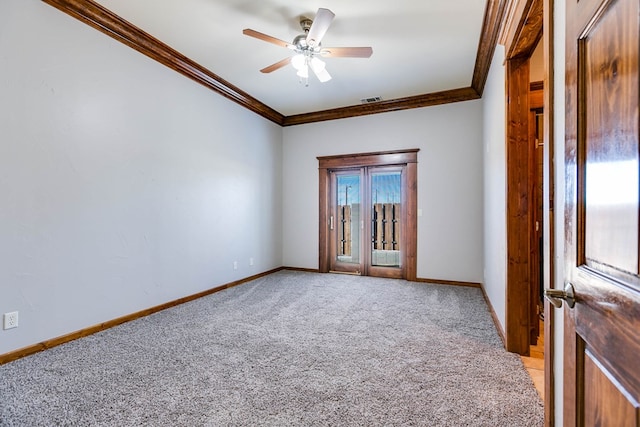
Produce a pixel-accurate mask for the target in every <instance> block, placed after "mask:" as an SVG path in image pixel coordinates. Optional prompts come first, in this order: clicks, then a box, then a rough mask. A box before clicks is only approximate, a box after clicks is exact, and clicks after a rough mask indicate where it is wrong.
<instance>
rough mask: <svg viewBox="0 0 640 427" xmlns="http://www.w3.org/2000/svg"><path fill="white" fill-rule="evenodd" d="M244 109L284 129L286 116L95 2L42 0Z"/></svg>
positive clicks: (84, 0)
mask: <svg viewBox="0 0 640 427" xmlns="http://www.w3.org/2000/svg"><path fill="white" fill-rule="evenodd" d="M42 1H44V2H45V3H47V4H49V5H51V6H53V7H55V8H56V9H59V10H61V11H62V12H64V13H66V14H68V15H70V16H72V17H74V18H76V19H78V20H80V21H82V22H84V23H85V24H87V25H90V26H92V27H93V28H95V29H97V30H98V31H100V32H102V33H104V34H106V35H108V36H109V37H112V38H114V39H116V40H118V41H119V42H121V43H124V44H125V45H127V46H129V47H131V48H133V49H135V50H137V51H138V52H140V53H142V54H144V55H146V56H148V57H149V58H151V59H153V60H155V61H158V62H159V63H161V64H163V65H166V66H167V67H169V68H171V69H172V70H174V71H177V72H178V73H180V74H182V75H184V76H186V77H189V78H190V79H192V80H195V81H196V82H198V83H200V84H202V85H203V86H205V87H207V88H209V89H211V90H213V91H215V92H217V93H219V94H221V95H222V96H224V97H225V98H228V99H230V100H232V101H234V102H236V103H238V104H240V105H242V106H243V107H245V108H247V109H249V110H251V111H253V112H255V113H258V114H260V115H261V116H263V117H264V118H266V119H268V120H271V121H272V122H274V123H277V124H279V125H282V121H283V119H284V116H283V115H282V114H280V113H278V112H277V111H276V110H274V109H273V108H271V107H269V106H267V105H265V104H263V103H262V102H260V101H258V100H257V99H255V98H253V97H252V96H251V95H249V94H248V93H246V92H244V91H242V90H241V89H239V88H237V87H235V86H234V85H232V84H231V83H229V82H227V81H226V80H224V79H223V78H221V77H220V76H218V75H216V74H214V73H212V72H211V71H209V70H208V69H206V68H204V67H203V66H202V65H200V64H198V63H196V62H195V61H192V60H191V59H189V58H187V57H186V56H184V55H182V54H181V53H180V52H178V51H177V50H175V49H173V48H171V47H170V46H168V45H166V44H164V43H163V42H161V41H160V40H158V39H156V38H155V37H153V36H151V35H150V34H148V33H146V32H144V31H142V30H141V29H140V28H138V27H136V26H134V25H132V24H131V23H129V22H128V21H125V20H124V19H122V18H121V17H119V16H118V15H116V14H115V13H113V12H111V11H110V10H108V9H106V8H104V7H102V6H101V5H99V4H98V3H96V2H94V1H92V0H42Z"/></svg>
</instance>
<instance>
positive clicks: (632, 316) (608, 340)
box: [573, 269, 640, 400]
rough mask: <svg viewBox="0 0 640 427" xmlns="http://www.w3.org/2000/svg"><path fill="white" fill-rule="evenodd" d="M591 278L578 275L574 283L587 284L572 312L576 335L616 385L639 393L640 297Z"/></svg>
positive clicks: (589, 274)
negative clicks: (619, 384) (585, 291)
mask: <svg viewBox="0 0 640 427" xmlns="http://www.w3.org/2000/svg"><path fill="white" fill-rule="evenodd" d="M581 270H582V269H581ZM595 274H596V273H595V272H589V271H587V270H586V269H585V270H582V271H580V272H579V273H578V278H577V279H578V280H576V282H577V283H589V292H587V293H581V294H580V300H579V304H576V307H575V309H574V313H573V314H575V322H576V325H575V328H576V333H577V334H578V335H579V336H580V339H582V340H584V342H585V346H586V348H587V349H589V352H591V354H592V355H593V356H597V358H598V360H599V361H600V362H599V363H601V364H602V365H604V366H606V367H607V369H608V371H609V372H610V374H611V375H612V376H614V377H615V378H616V379H617V381H619V382H620V383H621V384H623V385H624V386H625V388H626V389H628V390H637V392H636V393H640V370H639V369H638V365H637V364H638V362H640V356H639V355H640V297H639V296H638V294H637V292H635V291H633V290H626V289H624V288H623V287H621V286H619V285H617V284H613V283H610V282H607V281H597V280H595V281H594V280H593V277H594V276H595ZM587 385H588V386H590V385H589V383H588V382H587ZM636 398H637V399H639V400H640V395H639V394H636Z"/></svg>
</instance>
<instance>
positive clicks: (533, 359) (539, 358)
mask: <svg viewBox="0 0 640 427" xmlns="http://www.w3.org/2000/svg"><path fill="white" fill-rule="evenodd" d="M529 354H530V356H528V357H527V356H520V357H521V358H522V363H523V364H524V367H525V368H526V369H527V372H528V373H529V376H531V379H532V380H533V385H535V387H536V390H537V391H538V394H539V395H540V397H541V398H542V399H543V400H544V322H543V321H542V320H541V321H540V336H539V337H538V342H537V343H536V345H532V346H531V347H530V349H529Z"/></svg>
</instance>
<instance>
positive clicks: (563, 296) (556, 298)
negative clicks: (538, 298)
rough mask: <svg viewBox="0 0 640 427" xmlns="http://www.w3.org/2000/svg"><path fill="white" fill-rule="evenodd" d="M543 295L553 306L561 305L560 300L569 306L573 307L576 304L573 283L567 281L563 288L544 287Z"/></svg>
mask: <svg viewBox="0 0 640 427" xmlns="http://www.w3.org/2000/svg"><path fill="white" fill-rule="evenodd" d="M544 296H545V298H546V299H548V300H549V302H550V303H551V304H553V306H554V307H555V308H560V307H562V301H564V302H566V303H567V305H568V306H569V308H573V306H575V305H576V293H575V289H573V285H572V284H571V283H568V282H567V284H566V285H565V287H564V290H560V289H545V290H544Z"/></svg>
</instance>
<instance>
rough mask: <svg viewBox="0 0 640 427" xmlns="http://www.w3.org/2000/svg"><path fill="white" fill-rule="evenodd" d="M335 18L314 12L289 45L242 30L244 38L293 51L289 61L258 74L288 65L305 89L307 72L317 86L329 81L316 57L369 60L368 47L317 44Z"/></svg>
mask: <svg viewBox="0 0 640 427" xmlns="http://www.w3.org/2000/svg"><path fill="white" fill-rule="evenodd" d="M334 17H335V14H334V13H333V12H331V11H330V10H329V9H323V8H320V9H318V12H317V13H316V17H315V20H311V19H309V18H304V17H303V18H302V19H301V20H300V27H301V28H302V31H303V32H304V34H300V35H298V36H296V37H295V38H294V39H293V43H287V42H285V41H284V40H280V39H277V38H275V37H271V36H269V35H266V34H263V33H260V32H258V31H255V30H251V29H249V28H247V29H244V30H243V31H242V33H243V34H244V35H247V36H250V37H254V38H257V39H260V40H263V41H266V42H269V43H273V44H276V45H278V46H281V47H286V48H287V49H290V50H293V51H295V52H296V54H295V55H294V56H293V57H289V58H285V59H283V60H281V61H278V62H276V63H275V64H272V65H269V66H268V67H265V68H263V69H262V70H260V72H262V73H271V72H273V71H275V70H278V69H280V68H282V67H284V66H285V65H287V64H288V63H291V65H292V66H293V67H294V68H295V69H296V70H297V72H296V74H297V76H298V77H299V78H300V83H304V85H305V86H308V85H309V68H311V71H313V74H315V76H316V77H317V78H318V80H319V81H320V82H321V83H324V82H327V81H329V80H331V75H330V74H329V72H328V71H327V69H326V64H325V63H324V61H322V60H321V59H320V58H318V56H322V57H325V58H330V57H335V58H369V57H370V56H371V55H372V54H373V49H372V48H371V47H329V48H323V47H322V46H321V41H322V38H323V37H324V35H325V34H326V32H327V30H328V29H329V26H330V25H331V22H332V21H333V18H334Z"/></svg>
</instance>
